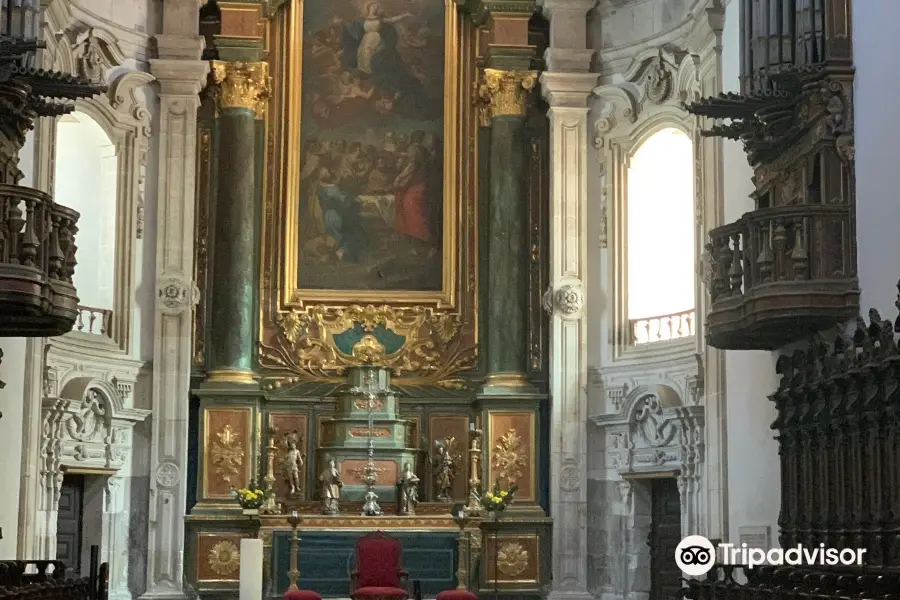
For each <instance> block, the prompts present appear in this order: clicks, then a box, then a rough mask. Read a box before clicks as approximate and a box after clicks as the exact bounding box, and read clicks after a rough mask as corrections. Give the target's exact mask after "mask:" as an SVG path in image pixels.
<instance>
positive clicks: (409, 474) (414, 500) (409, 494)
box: [400, 463, 419, 515]
mask: <svg viewBox="0 0 900 600" xmlns="http://www.w3.org/2000/svg"><path fill="white" fill-rule="evenodd" d="M418 503H419V478H418V477H416V474H415V473H413V470H412V465H410V464H409V463H405V464H404V465H403V473H401V474H400V514H401V515H415V514H416V505H417V504H418Z"/></svg>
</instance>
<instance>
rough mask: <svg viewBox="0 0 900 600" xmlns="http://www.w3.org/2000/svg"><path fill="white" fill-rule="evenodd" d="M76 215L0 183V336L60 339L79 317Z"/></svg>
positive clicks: (30, 191) (33, 192)
mask: <svg viewBox="0 0 900 600" xmlns="http://www.w3.org/2000/svg"><path fill="white" fill-rule="evenodd" d="M77 222H78V213H77V212H76V211H74V210H72V209H70V208H66V207H65V206H61V205H59V204H56V203H55V202H54V201H53V199H52V198H51V197H50V196H49V195H47V194H45V193H43V192H41V191H38V190H35V189H32V188H27V187H22V186H18V185H9V184H5V183H0V314H2V315H3V317H4V321H3V335H5V336H26V337H27V336H35V335H41V336H43V335H61V334H63V333H65V332H67V331H70V330H71V329H72V324H73V323H74V322H75V320H76V319H77V317H78V314H79V313H78V297H77V295H76V292H75V287H74V286H73V285H72V275H73V274H74V272H75V251H76V246H75V233H76V232H77V231H78V228H77Z"/></svg>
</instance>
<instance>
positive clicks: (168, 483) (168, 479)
mask: <svg viewBox="0 0 900 600" xmlns="http://www.w3.org/2000/svg"><path fill="white" fill-rule="evenodd" d="M178 474H179V469H178V465H176V464H175V463H173V462H172V461H170V460H167V461H164V462H161V463H159V466H158V467H156V483H158V484H159V486H160V487H163V488H168V489H171V488H173V487H175V486H176V485H177V484H178Z"/></svg>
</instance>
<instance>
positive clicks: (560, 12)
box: [538, 0, 597, 73]
mask: <svg viewBox="0 0 900 600" xmlns="http://www.w3.org/2000/svg"><path fill="white" fill-rule="evenodd" d="M596 4H597V0H538V5H540V6H541V7H542V8H543V11H544V14H545V15H546V16H547V18H548V19H550V43H549V44H548V47H547V50H545V51H544V61H545V62H546V63H547V70H548V71H550V72H553V73H585V72H587V71H590V69H591V60H592V59H593V57H594V51H593V50H591V49H589V48H587V19H586V18H585V15H586V14H587V13H588V12H589V11H591V10H592V9H593V8H594V6H595V5H596Z"/></svg>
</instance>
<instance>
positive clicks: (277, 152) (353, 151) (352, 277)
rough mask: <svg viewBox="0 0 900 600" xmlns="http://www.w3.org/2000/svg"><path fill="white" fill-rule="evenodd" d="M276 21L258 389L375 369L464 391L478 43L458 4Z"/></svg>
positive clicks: (338, 5) (355, 9)
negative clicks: (360, 367) (261, 374)
mask: <svg viewBox="0 0 900 600" xmlns="http://www.w3.org/2000/svg"><path fill="white" fill-rule="evenodd" d="M278 6H279V8H278V9H277V11H276V14H274V15H273V16H272V18H271V20H270V21H269V26H268V28H267V32H268V34H267V35H268V39H267V44H268V47H269V48H270V55H269V56H270V73H271V76H272V98H271V102H270V104H269V110H268V112H267V115H266V121H267V127H266V147H267V152H266V157H267V159H266V165H265V190H264V192H263V194H262V197H263V202H264V206H265V211H264V227H263V232H264V248H265V255H264V259H263V272H262V282H261V283H262V288H263V289H262V296H261V297H262V302H261V310H262V316H261V317H262V318H261V321H262V322H261V325H262V327H261V330H260V352H259V365H260V368H261V369H262V371H263V372H264V379H263V385H264V387H266V389H275V388H271V387H267V386H276V388H278V389H281V390H284V389H285V388H284V387H281V386H284V385H285V383H286V382H287V383H290V384H294V383H296V384H297V385H305V383H309V382H313V383H316V384H318V383H325V382H328V383H333V382H341V381H343V377H344V374H345V373H346V368H347V367H350V366H353V365H356V364H361V363H368V364H372V363H376V364H381V365H384V366H388V367H390V368H392V369H393V370H394V374H395V378H394V381H395V382H397V383H398V384H401V382H402V383H405V384H409V385H414V384H415V385H427V386H439V387H444V388H445V389H458V388H459V387H460V386H462V385H464V382H462V380H461V379H460V378H459V377H458V375H457V374H458V373H460V372H461V371H464V370H468V369H471V368H473V366H474V365H475V362H476V356H477V352H476V342H475V340H476V339H477V304H478V303H477V297H478V278H477V263H478V258H477V257H478V243H479V241H478V235H477V228H476V222H477V206H478V196H477V191H478V176H477V164H478V149H477V147H476V146H475V144H474V140H475V139H476V138H477V128H478V122H477V116H476V110H475V106H474V105H473V90H474V84H475V81H476V78H477V68H476V55H475V53H476V50H475V49H476V39H477V32H476V29H477V28H476V27H475V26H474V25H473V24H472V21H471V19H470V18H469V17H467V16H465V15H460V14H459V12H458V10H459V8H458V6H459V5H458V3H457V2H455V0H342V1H340V2H336V1H334V0H305V1H303V2H299V1H297V0H294V1H293V2H281V3H278ZM463 148H465V151H463V150H462V149H463ZM286 393H287V392H286Z"/></svg>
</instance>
